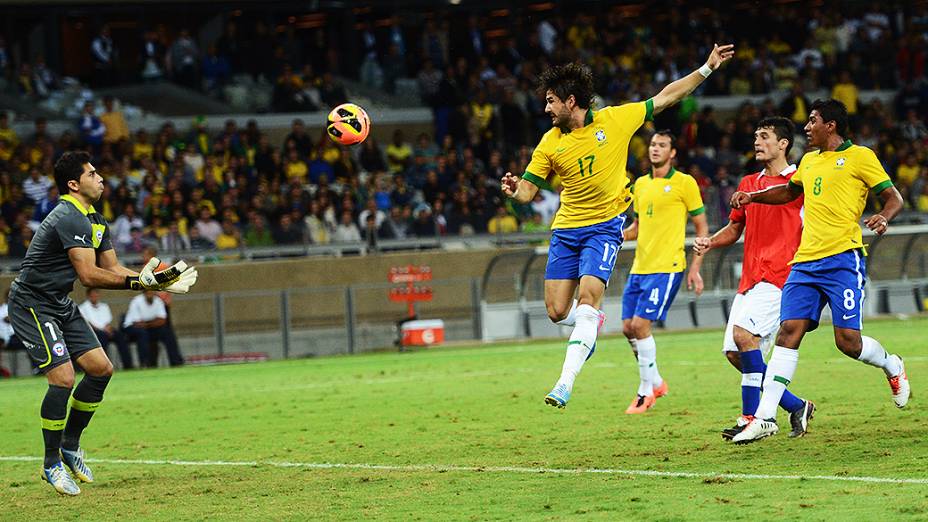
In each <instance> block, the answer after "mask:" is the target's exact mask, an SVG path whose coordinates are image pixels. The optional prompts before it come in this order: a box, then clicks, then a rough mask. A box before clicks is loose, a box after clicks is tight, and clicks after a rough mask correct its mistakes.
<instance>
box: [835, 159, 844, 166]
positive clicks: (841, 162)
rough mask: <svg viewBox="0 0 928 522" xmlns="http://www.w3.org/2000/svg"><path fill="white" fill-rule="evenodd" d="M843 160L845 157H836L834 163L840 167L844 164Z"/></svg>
mask: <svg viewBox="0 0 928 522" xmlns="http://www.w3.org/2000/svg"><path fill="white" fill-rule="evenodd" d="M845 162H847V159H846V158H838V161H836V162H835V165H836V166H837V167H838V168H841V167H843V166H844V164H845Z"/></svg>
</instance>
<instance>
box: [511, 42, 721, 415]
mask: <svg viewBox="0 0 928 522" xmlns="http://www.w3.org/2000/svg"><path fill="white" fill-rule="evenodd" d="M732 55H734V50H733V46H732V45H723V46H721V47H720V46H718V45H716V46H714V47H713V49H712V52H711V53H710V54H709V58H708V60H707V61H706V63H705V64H704V65H703V66H702V67H700V68H699V69H698V70H696V71H693V72H692V73H690V74H688V75H687V76H685V77H683V78H681V79H679V80H677V81H675V82H672V83H670V84H669V85H667V86H666V87H664V88H663V89H662V90H661V92H659V93H658V94H657V95H656V96H654V97H653V98H651V99H649V100H647V101H644V102H637V103H627V104H624V105H620V106H618V107H605V108H603V109H601V110H598V111H594V110H592V108H591V107H590V105H591V100H592V98H593V76H592V74H590V72H589V70H588V69H587V68H586V67H584V66H582V65H580V64H568V65H563V66H559V67H554V68H551V69H548V70H547V71H545V72H544V73H543V74H542V75H541V77H540V78H539V92H540V93H542V94H544V96H545V102H546V105H545V113H547V114H548V115H549V116H550V117H551V123H552V124H553V127H552V128H551V130H549V131H548V132H546V133H545V135H544V136H543V137H542V139H541V142H540V143H539V144H538V146H537V147H536V148H535V151H534V152H533V153H532V159H531V162H530V163H529V165H528V167H527V168H526V170H525V173H524V174H523V175H522V177H521V178H520V177H518V176H515V175H513V174H512V173H511V172H507V173H506V175H505V176H503V179H502V190H503V193H504V194H505V195H506V196H508V197H511V198H513V199H515V200H516V201H519V202H521V203H528V202H529V201H531V200H532V198H534V197H535V194H536V193H537V192H538V188H539V187H542V188H550V187H551V186H552V185H555V184H560V185H561V186H562V187H563V191H562V192H561V207H560V209H558V212H557V215H556V217H555V219H554V222H553V223H552V225H551V228H552V229H553V233H552V235H551V246H550V247H549V249H548V264H547V267H546V268H545V306H546V307H547V311H548V317H549V318H550V319H551V320H552V321H554V322H556V323H558V324H562V325H568V326H573V327H574V329H573V332H572V333H571V335H570V340H569V341H568V343H567V354H566V356H565V358H564V365H563V368H562V370H561V377H560V379H559V380H558V381H557V384H556V385H555V386H554V389H553V390H551V393H549V394H548V395H547V396H546V397H545V402H546V403H547V404H550V405H552V406H556V407H559V408H563V407H564V406H565V405H566V404H567V401H568V400H569V399H570V393H571V390H572V388H573V384H574V380H575V379H576V377H577V374H578V373H580V369H581V368H582V367H583V363H584V362H585V361H586V360H587V359H588V358H589V356H590V355H591V354H592V353H593V350H594V349H595V345H596V336H597V333H598V330H599V327H600V326H602V322H603V320H604V317H603V315H602V313H601V312H600V311H599V308H600V307H601V305H602V298H603V292H604V291H605V289H606V282H608V281H609V277H610V276H611V275H612V269H613V268H614V266H615V259H616V256H617V254H618V252H619V248H620V247H621V245H622V226H623V224H624V221H625V219H624V216H622V215H621V214H622V212H623V211H624V210H625V209H626V208H628V205H629V201H631V196H630V193H629V190H628V177H627V176H626V173H625V165H626V161H627V159H628V143H629V141H630V140H631V138H632V136H633V135H634V134H635V131H637V130H638V128H639V127H641V125H642V124H643V123H644V122H645V120H650V119H651V117H652V116H653V115H654V114H656V113H658V112H660V111H662V110H664V109H666V108H667V107H669V106H671V105H673V104H675V103H677V102H678V101H680V100H681V99H683V98H684V97H685V96H687V95H688V94H689V93H691V92H693V90H694V89H695V88H696V87H698V86H699V84H701V83H702V82H703V81H704V80H705V79H706V78H707V77H708V76H709V74H711V73H712V71H714V70H716V69H718V68H719V66H721V65H722V63H724V62H725V61H727V60H728V59H730V58H731V57H732ZM578 289H579V297H578V299H574V295H575V294H576V293H577V292H578Z"/></svg>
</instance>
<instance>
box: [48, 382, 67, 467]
mask: <svg viewBox="0 0 928 522" xmlns="http://www.w3.org/2000/svg"><path fill="white" fill-rule="evenodd" d="M70 396H71V388H66V387H64V386H56V385H54V384H49V385H48V391H46V392H45V399H44V400H43V401H42V409H41V413H42V439H43V440H44V441H45V467H46V468H50V467H52V466H54V465H55V464H57V463H58V462H61V453H60V451H59V450H61V432H62V431H63V430H64V418H65V416H66V415H67V414H68V397H70Z"/></svg>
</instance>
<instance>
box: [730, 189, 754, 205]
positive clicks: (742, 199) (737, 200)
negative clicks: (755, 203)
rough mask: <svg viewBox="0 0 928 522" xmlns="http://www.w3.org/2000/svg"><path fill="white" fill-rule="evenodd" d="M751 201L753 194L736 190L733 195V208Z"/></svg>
mask: <svg viewBox="0 0 928 522" xmlns="http://www.w3.org/2000/svg"><path fill="white" fill-rule="evenodd" d="M750 202H751V195H750V194H748V193H747V192H741V191H738V192H735V193H734V194H732V195H731V201H730V202H729V203H730V204H731V208H741V207H743V206H745V205H747V204H748V203H750Z"/></svg>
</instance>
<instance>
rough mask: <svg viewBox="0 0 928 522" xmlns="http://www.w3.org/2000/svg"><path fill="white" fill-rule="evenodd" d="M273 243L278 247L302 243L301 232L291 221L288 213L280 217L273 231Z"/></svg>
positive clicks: (291, 217) (296, 224)
mask: <svg viewBox="0 0 928 522" xmlns="http://www.w3.org/2000/svg"><path fill="white" fill-rule="evenodd" d="M274 241H275V242H276V243H277V244H278V245H295V244H297V243H302V242H303V230H302V228H301V227H300V225H299V224H298V223H296V222H294V221H293V216H291V215H290V214H289V213H286V214H283V215H281V216H280V221H279V223H278V225H277V230H275V231H274Z"/></svg>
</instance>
